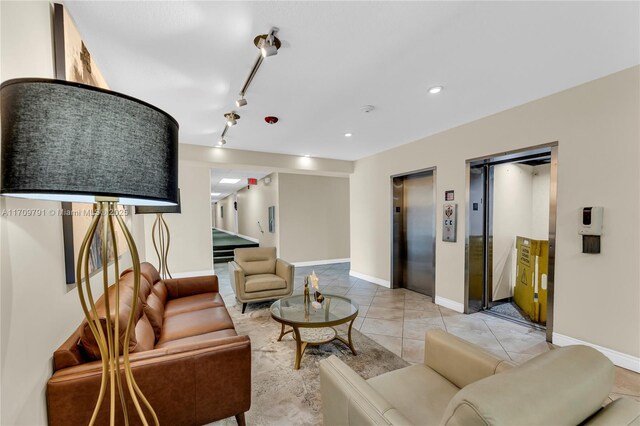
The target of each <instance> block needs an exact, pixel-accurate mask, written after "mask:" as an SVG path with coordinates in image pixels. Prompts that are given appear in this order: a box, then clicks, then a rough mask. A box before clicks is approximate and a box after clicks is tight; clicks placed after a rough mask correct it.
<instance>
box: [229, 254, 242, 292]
mask: <svg viewBox="0 0 640 426" xmlns="http://www.w3.org/2000/svg"><path fill="white" fill-rule="evenodd" d="M229 279H230V280H231V288H232V289H233V292H234V293H235V295H236V297H237V298H238V299H241V300H242V298H243V296H244V295H245V291H244V270H243V269H242V267H241V266H240V265H238V263H237V262H235V261H232V262H229Z"/></svg>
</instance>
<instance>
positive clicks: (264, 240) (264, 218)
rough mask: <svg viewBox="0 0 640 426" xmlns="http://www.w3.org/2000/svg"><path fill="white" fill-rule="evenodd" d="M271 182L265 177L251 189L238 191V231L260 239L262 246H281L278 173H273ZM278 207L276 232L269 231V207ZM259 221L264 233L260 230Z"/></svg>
mask: <svg viewBox="0 0 640 426" xmlns="http://www.w3.org/2000/svg"><path fill="white" fill-rule="evenodd" d="M267 177H268V178H270V179H271V182H269V183H265V182H264V178H263V179H260V180H259V181H258V184H257V185H255V186H251V187H250V188H249V189H247V188H243V189H241V190H240V191H238V192H237V200H238V233H239V234H241V235H245V236H247V237H251V238H255V239H257V240H258V241H259V243H260V247H279V242H278V235H279V232H278V230H279V229H280V226H279V223H278V214H279V213H278V210H280V209H279V208H278V173H271V174H270V175H269V176H267ZM270 206H275V207H276V228H275V230H276V232H273V233H272V232H269V207H270ZM258 222H260V225H261V226H262V230H263V231H264V233H262V232H260V228H259V227H258Z"/></svg>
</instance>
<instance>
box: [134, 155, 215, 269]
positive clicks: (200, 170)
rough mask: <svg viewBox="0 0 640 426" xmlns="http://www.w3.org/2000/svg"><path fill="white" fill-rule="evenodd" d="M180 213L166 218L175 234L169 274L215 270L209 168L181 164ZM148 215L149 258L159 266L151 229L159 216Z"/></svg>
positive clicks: (147, 251) (179, 178)
mask: <svg viewBox="0 0 640 426" xmlns="http://www.w3.org/2000/svg"><path fill="white" fill-rule="evenodd" d="M178 187H179V188H180V206H181V213H180V214H166V215H164V218H165V220H166V222H167V225H168V226H169V230H170V232H171V245H170V247H169V256H168V259H167V264H168V265H169V271H170V272H171V273H172V274H174V273H182V272H196V271H198V272H204V271H212V270H213V248H212V239H211V204H210V200H211V189H210V186H209V168H208V167H206V166H200V165H194V164H191V163H189V162H185V161H180V162H179V164H178ZM143 216H144V223H145V238H146V258H147V259H148V260H149V261H150V262H151V263H153V264H154V265H156V266H158V265H157V263H158V257H157V255H156V253H155V251H154V248H153V242H152V240H151V230H152V227H153V222H154V220H155V215H152V214H147V215H143Z"/></svg>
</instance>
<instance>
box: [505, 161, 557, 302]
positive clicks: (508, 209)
mask: <svg viewBox="0 0 640 426" xmlns="http://www.w3.org/2000/svg"><path fill="white" fill-rule="evenodd" d="M531 182H532V173H531V166H527V165H524V164H498V165H496V166H495V167H494V168H493V250H492V251H493V253H492V260H493V274H492V277H493V285H492V287H493V300H501V299H504V298H507V297H511V285H512V278H513V268H512V265H513V260H514V248H515V241H516V236H524V237H529V236H530V233H531V215H532V212H531V208H532V197H531V195H532V194H531ZM548 208H549V199H548V198H547V209H548ZM545 239H546V238H545Z"/></svg>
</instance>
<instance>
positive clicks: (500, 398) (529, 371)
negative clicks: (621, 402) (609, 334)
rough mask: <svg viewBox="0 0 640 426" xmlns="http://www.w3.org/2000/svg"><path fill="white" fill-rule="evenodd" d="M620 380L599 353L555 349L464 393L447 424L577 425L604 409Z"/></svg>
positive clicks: (447, 414)
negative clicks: (608, 397) (616, 379)
mask: <svg viewBox="0 0 640 426" xmlns="http://www.w3.org/2000/svg"><path fill="white" fill-rule="evenodd" d="M614 374H615V369H614V367H613V364H612V363H611V361H609V360H608V359H607V358H606V357H605V356H604V355H602V354H601V353H600V352H598V351H597V350H595V349H593V348H590V347H587V346H567V347H564V348H560V349H554V350H552V351H549V352H546V353H544V354H542V355H539V356H537V357H536V358H533V359H532V360H530V361H527V362H525V363H524V364H522V365H521V366H519V367H517V368H513V369H511V370H509V371H505V372H504V373H501V374H496V375H494V376H490V377H487V378H485V379H482V380H479V381H477V382H475V383H471V384H470V385H468V386H466V387H465V388H464V389H462V390H460V392H458V393H457V394H456V395H455V396H454V397H453V399H452V400H451V402H450V403H449V406H448V407H447V410H446V412H445V414H444V416H443V419H442V420H443V421H442V424H445V425H487V424H492V425H511V424H518V425H552V424H554V425H561V424H563V425H564V424H567V425H568V424H571V425H577V424H580V423H582V421H584V419H586V418H588V417H589V416H591V415H592V414H593V413H595V412H596V411H598V410H599V409H600V408H601V407H602V404H603V402H604V400H605V399H606V398H607V396H608V394H609V391H610V390H611V387H612V386H613V381H614Z"/></svg>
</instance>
